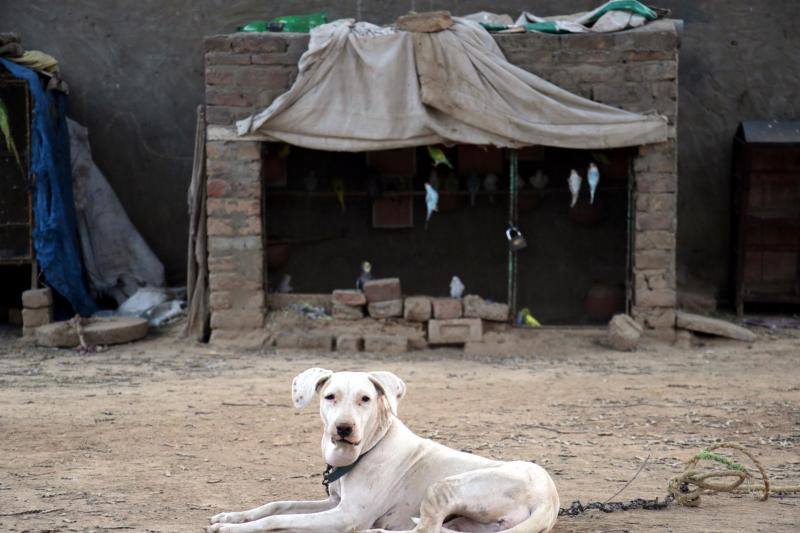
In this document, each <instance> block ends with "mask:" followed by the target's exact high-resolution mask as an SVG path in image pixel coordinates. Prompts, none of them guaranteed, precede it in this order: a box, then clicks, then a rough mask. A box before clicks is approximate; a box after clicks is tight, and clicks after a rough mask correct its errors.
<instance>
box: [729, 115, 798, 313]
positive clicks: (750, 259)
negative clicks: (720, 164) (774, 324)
mask: <svg viewBox="0 0 800 533" xmlns="http://www.w3.org/2000/svg"><path fill="white" fill-rule="evenodd" d="M733 180H734V183H733V184H734V210H733V212H734V221H733V223H734V232H735V238H736V245H735V276H734V279H735V292H736V294H735V300H736V311H737V313H738V314H739V315H741V314H742V313H743V312H744V305H745V304H746V303H751V302H762V303H791V304H800V122H798V121H748V122H742V123H741V124H740V126H739V129H738V130H737V133H736V136H735V138H734V146H733Z"/></svg>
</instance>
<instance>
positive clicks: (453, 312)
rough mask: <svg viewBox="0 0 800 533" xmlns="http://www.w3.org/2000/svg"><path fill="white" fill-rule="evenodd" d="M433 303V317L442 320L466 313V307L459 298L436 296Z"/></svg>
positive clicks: (458, 316) (459, 316)
mask: <svg viewBox="0 0 800 533" xmlns="http://www.w3.org/2000/svg"><path fill="white" fill-rule="evenodd" d="M431 303H432V305H433V318H438V319H440V320H448V319H451V318H461V315H462V314H463V313H464V307H463V305H462V304H461V300H460V299H459V298H434V299H433V300H431Z"/></svg>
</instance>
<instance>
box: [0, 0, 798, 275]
mask: <svg viewBox="0 0 800 533" xmlns="http://www.w3.org/2000/svg"><path fill="white" fill-rule="evenodd" d="M600 3H601V1H600V0H514V1H497V2H488V1H477V0H463V1H459V0H450V1H422V0H408V1H388V0H348V1H339V2H333V1H319V0H313V1H293V0H277V1H273V2H264V1H260V0H240V1H237V2H227V1H222V0H167V1H156V0H142V1H140V2H136V3H131V2H125V1H122V0H92V1H89V0H84V1H76V0H64V1H61V2H51V1H46V0H4V1H3V2H2V3H0V21H2V22H1V23H0V30H2V31H18V32H20V33H21V34H22V35H23V39H24V43H25V45H26V46H27V47H29V48H38V49H42V50H45V51H47V52H49V53H51V54H53V55H55V56H57V57H58V58H59V59H60V60H61V63H62V68H63V71H64V74H65V77H66V78H67V80H68V81H69V83H70V86H71V89H72V104H71V115H72V116H73V117H75V118H76V119H77V120H79V121H80V122H82V123H84V124H86V125H87V126H89V129H90V135H91V142H92V148H93V151H94V153H95V157H96V159H97V162H98V164H99V165H100V167H101V168H102V169H103V170H104V171H105V172H106V174H107V175H108V177H109V180H110V181H111V184H112V186H113V187H114V189H115V190H116V191H117V193H118V194H119V195H120V197H121V199H122V202H123V204H124V205H125V207H126V208H127V210H128V212H129V214H130V216H131V218H132V219H133V221H134V223H135V224H136V225H137V226H138V227H139V228H140V230H141V231H142V233H143V234H144V236H145V238H146V239H147V240H148V242H150V243H151V245H152V246H153V248H154V249H155V251H156V253H157V254H158V255H159V256H160V257H161V258H162V260H163V261H164V262H165V264H166V266H167V269H168V273H169V276H170V278H171V279H172V280H173V281H175V282H178V281H180V280H181V277H182V275H183V269H184V258H185V249H186V245H185V242H186V228H187V215H186V207H185V206H186V202H185V191H186V187H187V185H188V183H189V177H190V172H191V158H192V146H193V137H194V120H195V118H194V109H195V106H196V105H198V104H199V103H200V102H202V99H203V41H202V37H203V36H204V35H209V34H217V33H226V32H229V31H231V30H232V29H234V28H235V26H236V25H237V24H240V23H242V22H243V21H248V20H252V19H257V18H268V17H271V16H275V15H279V14H287V13H302V12H310V11H314V10H326V11H327V12H328V14H329V16H330V17H331V18H336V17H357V18H360V19H364V20H370V21H374V22H379V23H383V22H388V21H391V20H392V19H393V18H394V17H396V16H397V15H399V14H402V13H403V12H405V11H407V10H409V9H416V10H418V11H423V10H429V9H442V8H444V9H450V10H451V11H452V12H453V13H470V12H474V11H479V10H484V9H486V10H492V11H495V12H507V13H511V14H513V15H516V14H517V13H518V12H519V11H520V10H522V9H528V10H534V11H536V12H537V13H541V14H545V15H550V14H557V13H559V12H561V13H563V12H568V11H576V10H582V9H588V8H591V7H594V6H596V5H598V4H600ZM657 4H658V5H659V6H661V7H666V8H669V9H671V10H672V16H673V17H675V18H680V19H683V20H684V21H685V23H686V25H685V30H684V33H683V35H682V49H681V65H680V98H679V120H678V123H679V131H678V137H679V164H680V186H679V190H680V198H679V230H678V231H679V239H678V260H679V277H680V278H681V279H683V280H685V279H686V278H687V277H690V276H691V277H693V278H699V279H701V280H705V281H707V282H709V283H711V284H713V285H714V286H715V287H716V288H718V289H719V290H722V289H724V288H725V286H726V283H727V281H728V278H729V276H728V264H729V258H730V230H729V227H730V211H729V205H730V187H729V181H730V144H731V142H730V141H731V137H732V135H733V133H734V130H735V128H736V125H737V123H738V122H739V121H740V120H746V119H750V118H762V117H765V118H790V117H798V116H800V99H797V98H796V93H797V91H796V88H797V87H798V83H800V54H797V52H796V51H797V50H798V49H799V48H800V37H798V34H797V32H796V30H795V28H794V27H793V24H794V23H795V19H796V17H793V16H791V15H796V14H797V13H798V7H797V2H796V0H771V1H770V2H752V1H750V0H705V1H703V2H697V1H696V0H660V1H659V2H657Z"/></svg>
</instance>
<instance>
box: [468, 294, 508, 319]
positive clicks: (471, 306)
mask: <svg viewBox="0 0 800 533" xmlns="http://www.w3.org/2000/svg"><path fill="white" fill-rule="evenodd" d="M464 316H465V317H466V318H482V319H483V320H490V321H494V322H506V321H507V320H508V304H503V303H489V302H487V301H486V300H484V299H483V298H481V297H480V296H475V295H474V294H471V295H468V296H465V297H464Z"/></svg>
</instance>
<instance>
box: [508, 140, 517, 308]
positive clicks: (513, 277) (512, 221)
mask: <svg viewBox="0 0 800 533" xmlns="http://www.w3.org/2000/svg"><path fill="white" fill-rule="evenodd" d="M509 159H510V163H509V167H510V168H509V186H508V189H509V193H508V224H509V226H516V225H517V179H518V176H517V174H518V173H519V161H518V157H517V151H516V150H513V149H512V150H511V153H510V157H509ZM508 308H509V311H510V314H511V320H512V322H513V321H514V319H515V317H516V316H517V252H514V251H512V250H511V246H510V245H509V247H508Z"/></svg>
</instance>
